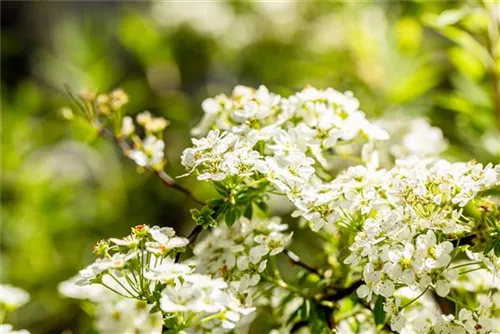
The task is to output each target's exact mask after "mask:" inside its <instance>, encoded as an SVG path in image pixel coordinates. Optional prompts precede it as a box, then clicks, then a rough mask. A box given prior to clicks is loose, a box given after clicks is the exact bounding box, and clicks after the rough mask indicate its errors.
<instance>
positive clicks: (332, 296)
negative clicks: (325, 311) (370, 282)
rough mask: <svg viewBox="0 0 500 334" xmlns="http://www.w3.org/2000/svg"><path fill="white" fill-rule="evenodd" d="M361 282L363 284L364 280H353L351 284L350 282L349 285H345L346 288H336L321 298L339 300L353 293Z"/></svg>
mask: <svg viewBox="0 0 500 334" xmlns="http://www.w3.org/2000/svg"><path fill="white" fill-rule="evenodd" d="M363 284H365V282H363V281H361V280H360V281H356V282H354V283H353V284H351V285H350V286H348V287H346V288H343V289H338V290H336V291H335V292H334V293H332V294H329V295H326V296H323V297H322V298H321V299H322V300H328V301H333V302H336V301H339V300H342V299H344V298H345V297H348V296H350V295H351V294H353V293H354V292H355V291H356V290H357V289H358V288H359V287H360V286H362V285H363Z"/></svg>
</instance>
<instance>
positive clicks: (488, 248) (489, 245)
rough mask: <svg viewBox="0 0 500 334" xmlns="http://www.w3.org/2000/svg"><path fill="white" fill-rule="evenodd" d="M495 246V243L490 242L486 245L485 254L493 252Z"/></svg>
mask: <svg viewBox="0 0 500 334" xmlns="http://www.w3.org/2000/svg"><path fill="white" fill-rule="evenodd" d="M494 246H495V242H494V241H489V242H488V244H487V245H486V247H485V248H484V251H483V254H484V255H487V254H488V253H489V252H491V250H492V249H493V247H494Z"/></svg>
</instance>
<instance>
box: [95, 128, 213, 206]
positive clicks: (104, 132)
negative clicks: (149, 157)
mask: <svg viewBox="0 0 500 334" xmlns="http://www.w3.org/2000/svg"><path fill="white" fill-rule="evenodd" d="M99 135H100V136H102V137H104V138H107V139H109V140H111V141H113V142H115V143H116V144H118V145H119V146H120V148H121V150H122V152H123V154H124V155H125V156H126V157H128V154H129V151H130V150H131V147H130V145H129V144H128V143H127V142H126V141H125V140H124V139H123V138H121V137H119V136H116V135H115V134H114V133H113V132H112V131H110V130H109V129H107V128H101V129H100V130H99ZM148 170H149V171H152V172H154V173H155V174H156V175H157V176H158V177H159V178H160V179H161V180H162V182H163V184H164V185H165V186H166V187H167V188H172V189H174V190H177V191H179V192H181V193H183V194H185V195H186V196H188V197H189V198H190V199H191V200H192V201H193V202H195V203H197V204H200V205H205V203H204V202H203V201H201V200H199V199H197V198H196V197H195V196H194V195H193V193H191V191H189V190H188V189H186V188H184V187H182V186H181V185H179V184H177V183H176V182H175V180H174V179H173V178H172V177H171V176H170V175H168V174H167V173H165V172H164V171H163V170H159V171H157V170H152V169H150V168H148Z"/></svg>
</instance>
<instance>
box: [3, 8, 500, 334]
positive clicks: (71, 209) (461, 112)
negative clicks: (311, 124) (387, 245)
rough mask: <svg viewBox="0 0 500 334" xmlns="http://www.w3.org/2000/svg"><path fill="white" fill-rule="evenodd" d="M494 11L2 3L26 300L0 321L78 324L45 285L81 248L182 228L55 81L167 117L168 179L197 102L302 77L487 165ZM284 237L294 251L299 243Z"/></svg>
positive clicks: (7, 253) (17, 275)
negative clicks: (434, 130)
mask: <svg viewBox="0 0 500 334" xmlns="http://www.w3.org/2000/svg"><path fill="white" fill-rule="evenodd" d="M498 6H499V5H498V2H497V3H494V2H489V3H481V2H464V1H453V2H452V1H449V2H446V1H445V2H437V1H436V2H430V1H429V2H427V1H426V2H423V1H422V2H413V1H405V2H403V1H401V2H397V1H390V2H337V1H330V2H326V1H323V2H313V1H311V2H243V1H230V2H204V3H183V2H155V3H133V2H124V3H118V2H90V1H89V2H2V10H1V70H2V72H1V107H2V135H1V138H2V140H1V142H2V143H1V145H2V147H1V148H2V159H1V160H2V161H1V169H2V171H1V172H2V180H1V223H2V238H1V281H2V282H3V283H9V284H13V285H16V286H19V287H22V288H24V289H26V290H27V291H29V292H30V294H31V297H32V299H31V302H30V303H29V304H27V305H26V306H24V307H23V308H21V309H20V310H18V311H17V312H15V313H13V314H10V315H9V316H8V318H7V321H8V322H10V323H12V324H14V327H15V328H27V329H29V330H30V331H31V332H32V333H60V332H62V331H64V330H70V331H72V332H76V333H80V332H87V331H89V328H90V326H91V325H90V324H91V322H90V319H89V318H88V316H86V315H85V314H84V313H83V312H82V311H80V308H79V307H78V304H77V302H75V301H72V300H68V299H63V298H61V297H60V296H59V295H58V292H57V284H58V283H59V282H60V281H62V280H65V279H67V278H69V277H71V276H73V275H74V274H75V273H76V272H77V271H78V270H79V269H81V268H82V267H83V266H85V265H86V264H88V263H90V262H91V261H92V260H93V258H94V257H93V254H92V247H93V245H94V243H95V242H96V241H97V240H99V239H102V238H107V237H111V236H122V235H125V234H127V232H128V229H129V227H130V226H133V225H136V224H139V223H149V224H158V225H168V226H175V227H177V229H178V232H179V234H183V235H186V234H187V233H188V231H189V230H190V228H191V224H192V223H191V222H190V220H189V208H190V207H192V205H193V203H192V202H190V201H189V200H188V199H186V198H185V197H183V196H182V195H179V194H177V193H175V192H173V191H170V190H165V189H164V187H163V186H162V184H161V183H160V182H158V180H157V179H155V178H154V176H152V175H148V174H138V173H137V170H136V167H135V166H134V164H133V163H132V162H130V161H128V160H126V159H125V158H123V157H122V156H121V155H120V152H119V151H118V149H117V148H116V147H114V146H113V145H112V144H111V143H108V142H106V141H104V140H100V139H97V140H96V139H95V138H92V135H91V132H90V131H89V129H88V128H82V127H79V126H76V125H74V124H70V123H68V122H67V121H65V120H63V119H62V118H61V117H60V114H59V113H58V111H59V110H60V108H61V107H63V106H65V105H68V104H69V99H68V98H67V96H66V94H65V93H64V91H65V88H64V87H65V86H68V87H69V88H70V89H71V90H73V91H75V92H77V91H79V90H81V89H84V88H89V89H92V90H96V91H102V92H104V91H109V90H111V89H113V88H116V87H122V88H124V89H125V90H126V91H127V92H128V94H129V96H130V101H131V102H130V103H129V105H128V106H127V110H128V111H129V113H130V114H136V113H138V112H140V111H143V110H146V109H147V110H150V111H152V112H154V113H156V114H158V115H161V116H164V117H165V118H167V119H169V120H170V121H171V126H170V127H169V128H168V129H167V133H166V143H167V149H166V150H167V156H168V157H169V159H170V164H169V166H167V170H168V172H169V173H170V174H171V175H179V174H182V172H183V171H182V168H181V167H180V164H179V156H180V153H181V152H182V150H183V148H185V147H186V146H188V145H189V143H190V135H189V129H190V128H191V127H192V126H194V125H195V124H196V123H197V121H198V120H199V119H200V117H201V108H200V104H201V101H202V100H203V99H204V98H206V97H208V96H211V95H215V94H218V93H226V94H227V93H230V91H231V89H232V87H233V86H234V85H236V84H245V85H250V86H258V85H260V84H264V85H266V86H268V87H269V88H270V89H271V90H272V91H275V92H278V93H280V94H284V95H288V94H292V93H293V92H294V91H296V90H299V89H301V88H302V87H304V85H306V84H312V85H315V86H317V87H318V88H326V87H334V88H336V89H338V90H342V91H343V90H352V91H353V92H354V93H355V95H356V96H357V97H358V98H359V99H360V101H361V106H362V109H363V110H364V111H365V112H366V113H367V114H368V115H369V117H372V118H374V117H376V118H379V117H385V118H389V119H391V118H395V117H399V116H400V115H405V116H411V117H413V116H415V117H417V116H424V117H427V118H428V119H429V120H430V121H431V123H432V124H433V125H435V126H439V127H440V128H441V129H442V131H443V132H444V134H445V136H446V138H447V140H448V141H449V143H450V148H449V149H448V151H447V157H448V158H450V159H457V160H469V159H472V158H474V159H476V160H478V161H481V162H490V161H491V162H497V163H498V162H499V161H500V158H499V157H500V136H499V132H498V129H499V128H500V124H499V125H498V127H497V126H496V124H498V121H499V120H500V116H496V115H495V110H499V112H500V98H499V97H498V95H497V97H496V98H495V94H499V93H498V77H499V75H498V73H499V72H500V70H499V68H500V61H499V57H498V53H499V50H498V49H499V44H498V36H496V37H495V33H496V34H497V35H498V19H499V18H498V12H499V11H498ZM495 8H496V9H495ZM495 10H496V14H495ZM180 182H181V183H182V184H183V185H185V186H186V187H189V188H191V189H193V190H194V192H195V193H196V194H198V195H199V197H206V196H209V194H208V193H207V190H206V189H203V186H201V185H199V184H198V183H196V182H195V180H193V179H183V180H181V181H180ZM302 235H303V236H302ZM296 237H298V238H299V240H297V241H296V243H297V246H295V247H296V249H298V250H299V251H300V248H301V247H305V246H304V245H307V238H308V237H310V236H308V234H307V233H303V234H301V235H297V234H296ZM300 238H302V239H304V240H300ZM301 245H302V246H301ZM311 256H312V255H311ZM306 258H307V255H306ZM311 261H313V259H311Z"/></svg>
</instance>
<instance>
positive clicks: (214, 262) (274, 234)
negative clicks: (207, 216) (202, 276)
mask: <svg viewBox="0 0 500 334" xmlns="http://www.w3.org/2000/svg"><path fill="white" fill-rule="evenodd" d="M287 229H288V225H286V224H281V222H280V218H279V217H273V218H267V219H256V218H254V219H252V220H249V219H247V218H245V217H241V218H240V219H239V220H238V221H237V222H235V224H234V225H233V226H231V227H228V226H227V225H226V224H220V225H219V226H217V227H216V228H214V229H213V230H212V231H211V232H210V234H209V235H208V236H207V237H206V238H204V239H203V240H202V241H201V242H199V243H198V244H197V245H196V247H195V248H194V254H195V255H196V257H195V261H196V264H197V269H198V270H199V271H201V272H204V273H208V274H210V275H213V276H215V277H222V278H223V279H224V280H225V281H226V282H229V284H230V287H231V288H232V289H233V290H235V291H236V292H237V294H238V295H239V298H240V299H242V301H243V302H244V303H245V304H246V305H251V297H252V296H251V294H249V293H248V291H249V288H250V287H253V286H255V285H257V284H258V283H259V282H260V280H261V273H262V272H263V271H264V270H265V269H266V266H267V259H268V258H269V256H274V255H277V254H279V253H281V252H282V251H283V249H284V247H285V245H286V244H287V243H288V242H289V240H290V239H291V237H292V233H286V232H285V231H286V230H287Z"/></svg>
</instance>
